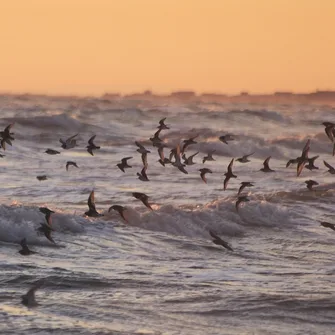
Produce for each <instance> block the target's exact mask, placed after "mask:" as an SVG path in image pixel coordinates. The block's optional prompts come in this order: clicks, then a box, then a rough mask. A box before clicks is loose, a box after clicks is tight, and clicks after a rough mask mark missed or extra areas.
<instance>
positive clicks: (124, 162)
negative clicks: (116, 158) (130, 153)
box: [116, 157, 133, 172]
mask: <svg viewBox="0 0 335 335" xmlns="http://www.w3.org/2000/svg"><path fill="white" fill-rule="evenodd" d="M132 158H133V157H124V158H122V159H121V163H118V164H116V166H117V167H118V168H119V169H120V170H121V171H122V172H125V171H124V169H128V168H131V166H130V165H128V159H132Z"/></svg>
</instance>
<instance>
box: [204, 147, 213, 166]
mask: <svg viewBox="0 0 335 335" xmlns="http://www.w3.org/2000/svg"><path fill="white" fill-rule="evenodd" d="M215 151H216V150H212V151H210V152H209V153H208V154H207V156H205V157H204V158H203V159H202V164H204V163H205V162H206V161H208V162H209V161H215V159H214V158H213V154H214V152H215Z"/></svg>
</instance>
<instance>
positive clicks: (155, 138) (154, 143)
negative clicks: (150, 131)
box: [149, 129, 163, 147]
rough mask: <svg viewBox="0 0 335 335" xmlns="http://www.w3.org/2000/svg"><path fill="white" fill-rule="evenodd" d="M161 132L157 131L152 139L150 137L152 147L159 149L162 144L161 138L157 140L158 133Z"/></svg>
mask: <svg viewBox="0 0 335 335" xmlns="http://www.w3.org/2000/svg"><path fill="white" fill-rule="evenodd" d="M160 132H161V129H158V130H157V131H156V132H155V134H154V136H153V137H150V138H149V140H150V141H151V142H152V145H153V146H154V147H159V146H160V144H161V143H162V142H163V140H162V139H161V138H159V133H160Z"/></svg>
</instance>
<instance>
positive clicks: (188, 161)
mask: <svg viewBox="0 0 335 335" xmlns="http://www.w3.org/2000/svg"><path fill="white" fill-rule="evenodd" d="M198 153H199V151H198V152H196V153H195V154H193V155H191V156H189V157H186V155H185V154H183V156H182V158H183V160H184V164H185V165H194V164H195V163H194V162H193V158H194V156H196V155H197V154H198Z"/></svg>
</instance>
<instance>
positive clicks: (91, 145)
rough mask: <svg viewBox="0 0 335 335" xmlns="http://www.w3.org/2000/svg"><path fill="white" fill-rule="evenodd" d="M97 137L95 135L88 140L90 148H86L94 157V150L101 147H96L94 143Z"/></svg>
mask: <svg viewBox="0 0 335 335" xmlns="http://www.w3.org/2000/svg"><path fill="white" fill-rule="evenodd" d="M96 136H97V135H93V136H92V137H91V138H90V139H89V140H88V146H87V147H86V149H87V152H88V153H90V154H91V155H92V156H94V154H93V150H99V149H100V147H99V146H96V145H95V144H94V143H93V141H94V139H95V137H96Z"/></svg>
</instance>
